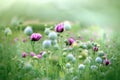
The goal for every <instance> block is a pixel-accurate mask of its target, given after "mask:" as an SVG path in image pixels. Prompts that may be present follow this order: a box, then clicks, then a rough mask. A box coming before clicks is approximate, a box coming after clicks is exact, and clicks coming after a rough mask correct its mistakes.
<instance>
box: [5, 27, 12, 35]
mask: <svg viewBox="0 0 120 80" xmlns="http://www.w3.org/2000/svg"><path fill="white" fill-rule="evenodd" d="M4 33H5V35H11V34H12V30H11V29H10V28H6V29H5V31H4Z"/></svg>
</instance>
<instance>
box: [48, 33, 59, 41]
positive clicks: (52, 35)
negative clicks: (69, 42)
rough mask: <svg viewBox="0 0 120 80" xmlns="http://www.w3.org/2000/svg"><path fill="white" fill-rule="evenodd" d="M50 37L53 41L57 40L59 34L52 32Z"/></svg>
mask: <svg viewBox="0 0 120 80" xmlns="http://www.w3.org/2000/svg"><path fill="white" fill-rule="evenodd" d="M48 37H49V39H51V40H55V39H57V33H56V32H50V33H49V35H48Z"/></svg>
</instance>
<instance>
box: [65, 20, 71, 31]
mask: <svg viewBox="0 0 120 80" xmlns="http://www.w3.org/2000/svg"><path fill="white" fill-rule="evenodd" d="M64 29H65V30H66V31H67V30H70V29H71V24H70V22H69V21H65V22H64Z"/></svg>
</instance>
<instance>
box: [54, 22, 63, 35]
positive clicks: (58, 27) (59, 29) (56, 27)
mask: <svg viewBox="0 0 120 80" xmlns="http://www.w3.org/2000/svg"><path fill="white" fill-rule="evenodd" d="M55 31H56V32H59V33H61V32H63V31H64V24H63V23H59V24H57V25H56V26H55Z"/></svg>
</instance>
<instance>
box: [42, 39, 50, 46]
mask: <svg viewBox="0 0 120 80" xmlns="http://www.w3.org/2000/svg"><path fill="white" fill-rule="evenodd" d="M42 46H43V48H49V47H51V41H50V40H45V41H43V44H42Z"/></svg>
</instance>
